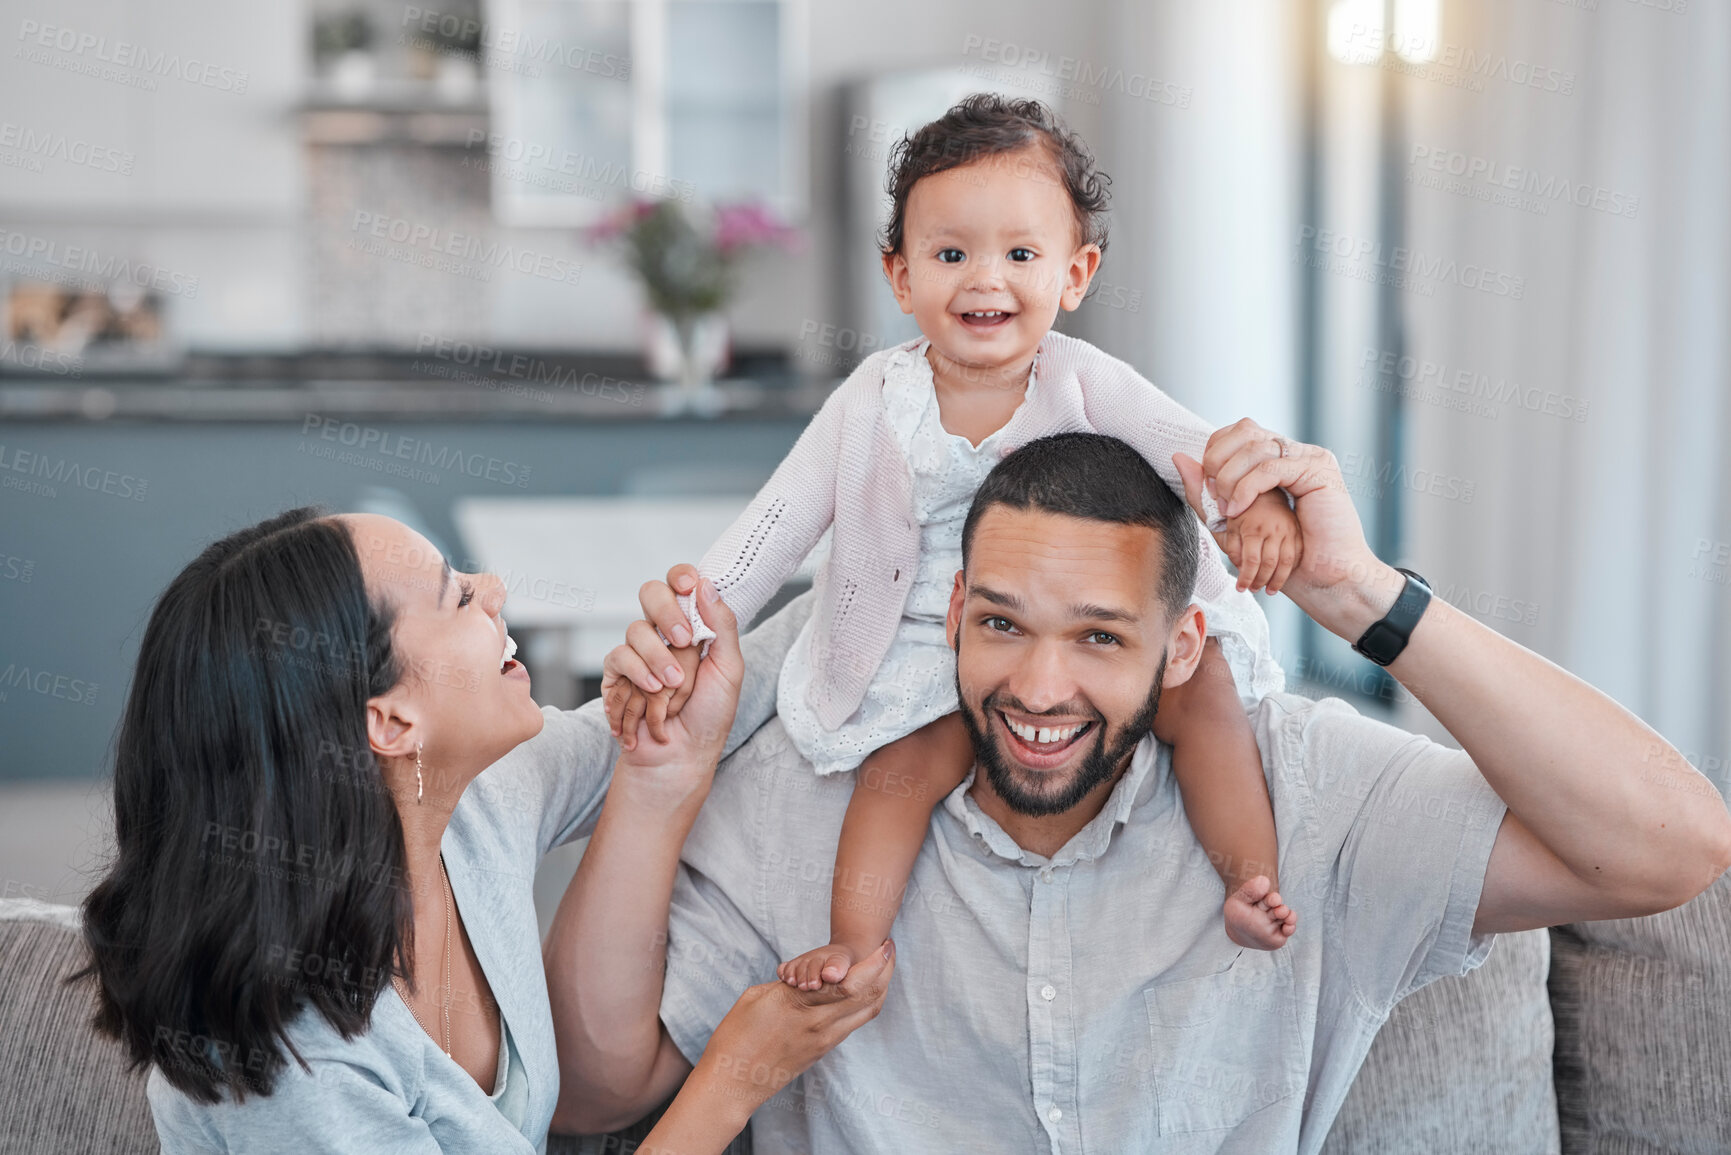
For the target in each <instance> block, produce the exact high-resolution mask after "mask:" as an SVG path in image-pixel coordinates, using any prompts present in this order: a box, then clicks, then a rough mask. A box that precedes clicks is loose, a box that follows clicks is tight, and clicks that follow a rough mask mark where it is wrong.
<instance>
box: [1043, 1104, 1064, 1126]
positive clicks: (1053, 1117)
mask: <svg viewBox="0 0 1731 1155" xmlns="http://www.w3.org/2000/svg"><path fill="white" fill-rule="evenodd" d="M1046 1118H1047V1119H1049V1120H1050V1121H1052V1122H1053V1123H1061V1122H1063V1121H1064V1112H1062V1111H1060V1110H1059V1109H1058V1108H1056V1107H1053V1108H1052V1109H1051V1110H1050V1111H1047V1112H1046Z"/></svg>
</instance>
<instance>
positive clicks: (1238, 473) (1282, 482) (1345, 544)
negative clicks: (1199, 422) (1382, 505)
mask: <svg viewBox="0 0 1731 1155" xmlns="http://www.w3.org/2000/svg"><path fill="white" fill-rule="evenodd" d="M1172 462H1173V464H1174V465H1176V466H1177V467H1178V474H1179V476H1180V477H1181V478H1183V481H1184V494H1185V497H1186V499H1187V500H1188V501H1189V503H1190V507H1191V508H1192V509H1195V510H1197V511H1198V513H1200V511H1201V499H1200V496H1199V495H1200V493H1201V492H1202V486H1203V485H1205V484H1206V485H1208V486H1209V487H1210V489H1211V490H1212V492H1213V493H1214V494H1215V496H1216V498H1217V499H1218V500H1219V502H1220V512H1221V513H1222V514H1223V515H1224V516H1225V517H1226V518H1227V519H1228V521H1229V522H1230V519H1232V518H1234V517H1236V516H1238V515H1240V514H1242V513H1244V512H1245V511H1246V510H1248V509H1249V508H1250V506H1251V504H1252V503H1253V502H1254V501H1255V500H1256V499H1257V498H1258V496H1259V495H1262V494H1266V493H1268V492H1269V491H1271V490H1273V489H1276V488H1281V489H1284V490H1286V492H1287V493H1289V494H1291V495H1292V499H1293V508H1292V513H1293V515H1294V516H1295V517H1296V518H1297V521H1298V527H1299V532H1300V533H1301V535H1302V537H1303V542H1304V548H1303V550H1302V551H1301V553H1300V555H1299V559H1298V563H1297V565H1296V567H1295V568H1294V569H1293V571H1292V573H1291V575H1290V576H1289V577H1288V578H1287V579H1286V581H1285V582H1283V583H1282V585H1281V587H1280V588H1282V589H1283V590H1284V591H1285V593H1286V595H1287V596H1288V597H1290V598H1291V599H1292V600H1293V601H1295V602H1297V603H1298V605H1299V608H1301V609H1302V610H1304V612H1305V613H1307V614H1309V615H1310V616H1311V617H1312V618H1314V619H1316V621H1317V622H1318V623H1320V624H1321V625H1322V626H1323V627H1325V628H1326V629H1328V630H1331V631H1332V632H1334V633H1336V634H1338V635H1340V636H1341V637H1343V638H1346V639H1347V640H1348V641H1355V640H1357V638H1358V637H1359V635H1360V634H1362V633H1363V632H1364V631H1365V630H1366V629H1367V628H1369V626H1370V624H1371V623H1372V622H1375V621H1376V620H1377V619H1378V618H1380V617H1382V615H1383V614H1385V613H1387V612H1388V608H1389V606H1391V605H1393V604H1394V599H1395V598H1396V597H1397V596H1398V595H1399V593H1400V589H1401V586H1402V584H1403V582H1404V580H1405V579H1403V578H1402V577H1401V575H1400V574H1399V573H1397V572H1396V571H1395V570H1394V569H1393V568H1392V567H1390V566H1388V565H1386V564H1385V563H1384V562H1382V561H1381V560H1380V559H1378V558H1377V556H1376V554H1374V553H1373V552H1371V549H1370V546H1369V544H1368V543H1366V541H1365V539H1364V526H1363V525H1362V524H1361V523H1360V521H1359V520H1358V510H1357V509H1355V508H1354V507H1353V504H1352V496H1351V495H1350V494H1349V493H1348V492H1347V489H1346V479H1345V478H1344V477H1342V476H1341V472H1340V463H1339V462H1337V461H1336V460H1335V458H1334V454H1332V453H1330V452H1329V451H1328V450H1326V449H1323V448H1322V447H1320V446H1316V445H1305V444H1303V443H1302V442H1296V441H1292V440H1289V439H1287V438H1284V437H1279V436H1277V435H1276V434H1274V433H1272V432H1270V431H1269V430H1267V429H1264V428H1263V427H1262V426H1260V425H1258V424H1257V423H1256V422H1254V421H1252V420H1250V419H1249V418H1248V417H1247V418H1244V419H1243V420H1241V421H1239V422H1237V423H1235V424H1232V425H1228V426H1226V427H1225V428H1224V429H1219V430H1216V431H1215V433H1214V435H1213V436H1212V437H1210V438H1209V439H1208V447H1207V449H1206V450H1205V451H1204V452H1203V454H1202V461H1201V462H1197V461H1196V460H1195V459H1193V458H1190V457H1187V456H1185V455H1184V454H1182V453H1180V454H1175V455H1174V456H1173V458H1172ZM1224 536H1225V535H1224V533H1217V534H1215V535H1214V539H1215V541H1217V542H1220V543H1221V547H1222V548H1225V542H1224V540H1223V538H1224Z"/></svg>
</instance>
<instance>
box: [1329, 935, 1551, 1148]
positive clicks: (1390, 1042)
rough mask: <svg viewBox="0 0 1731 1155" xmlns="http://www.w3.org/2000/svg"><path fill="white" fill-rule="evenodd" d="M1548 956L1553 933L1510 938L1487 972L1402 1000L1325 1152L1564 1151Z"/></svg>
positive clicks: (1494, 952) (1499, 945)
mask: <svg viewBox="0 0 1731 1155" xmlns="http://www.w3.org/2000/svg"><path fill="white" fill-rule="evenodd" d="M1549 961H1550V940H1549V939H1548V937H1547V936H1546V932H1544V931H1542V930H1529V931H1522V932H1521V933H1519V934H1505V935H1500V936H1498V938H1497V941H1496V945H1495V946H1493V947H1492V948H1491V953H1490V956H1489V957H1488V958H1486V959H1485V962H1484V964H1483V965H1482V966H1480V967H1479V968H1478V969H1477V970H1474V971H1471V972H1469V973H1468V974H1465V975H1460V976H1457V977H1453V978H1445V979H1438V980H1437V981H1436V982H1434V983H1431V984H1430V985H1428V986H1425V987H1421V988H1420V989H1419V990H1418V991H1416V992H1414V993H1413V994H1411V995H1409V996H1408V997H1406V998H1404V999H1402V1000H1401V1001H1400V1002H1399V1003H1397V1004H1395V1008H1394V1011H1393V1012H1392V1013H1391V1014H1390V1015H1389V1017H1388V1021H1387V1022H1386V1023H1384V1024H1383V1027H1382V1030H1381V1031H1379V1032H1378V1033H1377V1036H1376V1041H1375V1042H1374V1043H1373V1044H1371V1048H1370V1054H1369V1055H1367V1056H1366V1057H1365V1060H1364V1066H1363V1067H1361V1068H1360V1069H1359V1073H1358V1078H1357V1079H1356V1080H1355V1081H1354V1082H1353V1085H1352V1090H1351V1091H1349V1092H1348V1093H1347V1096H1346V1102H1345V1103H1344V1104H1342V1106H1341V1109H1340V1114H1339V1115H1338V1116H1336V1118H1335V1122H1334V1127H1333V1129H1332V1130H1330V1131H1329V1135H1328V1140H1327V1142H1326V1143H1324V1144H1323V1148H1322V1149H1323V1152H1324V1153H1325V1155H1360V1153H1364V1155H1372V1153H1374V1155H1400V1153H1402V1152H1412V1153H1414V1155H1418V1153H1421V1152H1422V1153H1423V1155H1453V1153H1455V1152H1459V1153H1460V1155H1469V1153H1470V1155H1481V1153H1482V1152H1486V1151H1497V1152H1509V1153H1520V1155H1528V1153H1530V1155H1550V1153H1553V1152H1555V1151H1557V1150H1558V1134H1557V1104H1556V1099H1555V1097H1554V1096H1553V1094H1552V1090H1551V1008H1550V1003H1549V1001H1548V1000H1547V998H1546V992H1545V973H1546V970H1547V967H1548V965H1549Z"/></svg>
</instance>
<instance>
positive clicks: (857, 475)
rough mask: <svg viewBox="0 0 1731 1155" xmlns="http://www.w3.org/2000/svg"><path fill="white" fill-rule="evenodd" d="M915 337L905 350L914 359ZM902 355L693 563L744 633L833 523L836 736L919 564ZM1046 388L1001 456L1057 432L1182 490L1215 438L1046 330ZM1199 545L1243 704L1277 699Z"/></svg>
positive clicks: (818, 645)
mask: <svg viewBox="0 0 1731 1155" xmlns="http://www.w3.org/2000/svg"><path fill="white" fill-rule="evenodd" d="M921 340H923V338H915V339H914V340H913V341H909V342H907V343H906V344H904V345H901V346H898V347H897V348H900V349H911V348H913V347H914V346H915V345H917V344H918V343H919V342H920V341H921ZM895 351H896V349H885V350H882V351H880V352H878V353H874V354H873V355H871V356H870V357H867V358H866V359H865V360H864V361H862V362H861V363H860V365H859V367H858V368H856V369H855V370H854V371H853V373H852V374H851V375H849V377H848V379H847V380H846V381H844V382H842V384H841V385H840V386H839V387H837V389H836V390H835V392H834V393H832V394H831V395H830V397H829V399H828V400H827V401H826V402H824V405H823V408H822V409H820V410H819V411H818V413H817V416H815V417H813V418H812V420H811V424H810V425H807V426H806V428H805V432H804V433H802V434H801V435H800V438H799V440H798V441H797V442H796V443H795V444H794V447H793V449H792V450H790V451H789V453H788V455H787V457H786V458H785V459H784V460H783V461H782V463H781V465H780V466H778V467H777V469H776V471H775V473H774V475H773V476H771V477H770V479H769V481H768V482H766V483H765V484H764V487H763V488H762V489H761V490H760V491H758V494H757V496H756V498H754V499H753V500H752V502H751V504H750V505H749V506H747V507H746V509H745V512H744V513H742V514H740V516H739V518H738V520H736V521H735V522H734V523H733V525H731V526H730V527H729V528H728V530H727V532H725V533H724V534H722V535H721V538H720V540H719V541H717V542H716V543H715V544H714V545H713V546H711V547H710V549H709V552H707V553H706V554H704V555H703V560H702V561H701V562H700V563H698V567H697V568H698V570H699V572H701V573H702V574H703V576H704V577H706V578H708V579H709V580H710V582H711V583H712V584H713V585H714V586H715V588H716V591H717V592H718V593H719V594H720V595H721V597H722V600H724V601H725V602H726V603H727V604H728V606H729V608H731V609H732V610H733V612H734V613H735V614H736V615H738V617H739V620H740V621H741V622H745V621H749V620H750V619H751V618H752V617H753V615H755V614H756V613H757V612H758V611H759V610H760V609H762V608H763V606H764V604H765V603H766V602H768V600H769V599H770V598H771V597H772V596H774V594H775V592H776V591H777V590H779V589H780V588H781V585H782V583H783V582H784V581H786V580H787V578H788V576H789V575H791V574H792V573H793V572H794V570H796V569H798V568H799V565H800V563H801V562H802V561H804V560H805V556H806V555H807V554H808V553H810V552H811V549H812V547H813V546H814V545H816V544H817V541H818V539H819V538H820V537H821V536H823V533H824V531H825V530H826V529H828V528H830V526H831V525H833V526H834V527H835V533H834V535H833V539H832V542H831V548H830V555H829V558H828V560H827V561H826V562H825V563H824V565H823V566H822V567H821V569H820V570H819V572H818V575H817V580H816V582H815V583H814V584H815V588H816V590H817V607H816V609H815V610H814V611H813V613H812V617H811V622H810V635H811V643H810V644H811V646H812V652H811V669H813V670H816V671H818V672H819V673H818V675H817V677H816V679H815V680H814V682H813V684H812V685H811V686H810V687H809V688H808V691H807V693H808V700H809V702H810V705H811V707H812V709H813V710H814V711H815V712H816V715H817V718H818V720H819V721H820V722H821V723H822V724H823V725H824V726H825V727H826V728H827V729H831V730H833V729H835V728H836V727H838V726H840V725H841V724H842V723H843V722H845V721H846V720H847V719H848V718H849V717H850V716H851V715H852V714H853V713H854V711H855V710H857V709H858V708H859V705H860V702H861V701H862V700H863V699H864V697H865V692H866V688H867V686H868V685H870V683H871V679H872V676H873V675H874V674H875V673H876V672H877V669H878V666H879V665H880V664H881V663H882V661H883V658H884V655H885V653H887V652H888V650H889V646H890V642H891V640H892V639H893V638H894V636H895V632H896V627H897V626H898V624H899V623H900V621H901V614H902V607H903V605H904V604H905V603H906V601H907V596H908V590H909V588H910V585H911V583H912V580H913V576H914V572H915V569H916V567H917V564H918V560H919V544H920V529H919V526H918V525H917V524H916V522H915V518H914V505H913V472H912V469H911V468H910V467H909V465H908V462H907V458H906V457H905V456H904V455H903V453H902V450H901V447H900V446H899V445H898V444H897V442H896V439H895V435H894V433H893V432H892V431H891V429H890V427H889V424H888V422H887V421H886V420H885V418H884V405H883V382H884V364H885V362H886V361H887V360H888V358H889V357H890V356H891V355H892V354H894V353H895ZM1036 365H1037V374H1038V376H1037V380H1038V387H1037V388H1035V389H1034V391H1033V395H1032V396H1031V397H1030V398H1029V399H1028V400H1027V401H1026V402H1025V403H1024V404H1023V405H1022V407H1021V408H1020V409H1019V410H1017V412H1016V415H1015V416H1014V417H1013V418H1012V419H1011V420H1010V422H1009V424H1008V425H1006V426H1005V427H1004V435H1003V437H1002V445H1003V448H1002V450H1001V452H1002V453H1004V454H1008V453H1009V452H1011V451H1012V450H1013V449H1016V448H1017V447H1019V446H1022V445H1025V444H1027V443H1028V442H1030V441H1035V440H1038V439H1039V438H1041V437H1047V436H1050V435H1052V434H1055V433H1069V432H1093V433H1102V434H1106V435H1109V436H1112V437H1117V438H1119V439H1121V440H1123V441H1125V442H1128V443H1129V444H1130V445H1131V446H1133V447H1134V448H1135V449H1136V450H1137V452H1139V453H1141V454H1142V456H1143V457H1145V458H1147V460H1148V462H1149V464H1150V465H1152V466H1153V467H1154V470H1155V472H1156V473H1158V474H1159V475H1160V477H1161V478H1162V479H1163V480H1164V481H1165V482H1166V484H1168V485H1170V486H1171V487H1172V488H1173V490H1174V491H1175V492H1177V493H1179V494H1180V495H1182V494H1183V492H1184V487H1183V483H1182V482H1181V481H1180V479H1179V477H1178V470H1177V468H1176V467H1175V466H1174V465H1173V464H1172V455H1173V454H1174V453H1180V452H1182V453H1187V454H1189V455H1190V456H1192V457H1194V458H1196V459H1197V460H1201V458H1202V450H1203V447H1204V445H1206V444H1207V441H1208V436H1209V434H1210V433H1211V432H1213V430H1212V429H1211V428H1210V427H1209V426H1208V425H1207V424H1206V423H1205V422H1204V421H1203V420H1202V419H1201V418H1199V417H1197V416H1196V415H1195V414H1194V413H1191V412H1190V411H1189V410H1187V409H1185V408H1184V407H1183V406H1182V405H1179V404H1178V403H1177V402H1176V401H1173V400H1172V399H1171V398H1170V397H1168V396H1167V395H1166V394H1164V393H1162V392H1161V391H1160V390H1159V389H1157V388H1155V386H1154V385H1153V384H1152V383H1150V382H1149V381H1147V380H1146V379H1145V378H1143V377H1142V376H1141V375H1140V374H1138V373H1137V372H1136V371H1135V370H1134V369H1132V368H1131V367H1130V366H1128V365H1126V364H1125V363H1124V362H1122V361H1119V360H1117V359H1116V358H1114V357H1110V356H1108V355H1107V354H1105V353H1103V352H1101V351H1100V350H1099V349H1096V348H1094V346H1092V345H1090V344H1088V343H1087V342H1086V341H1080V340H1077V339H1076V338H1074V337H1066V336H1064V335H1063V334H1061V333H1048V334H1047V335H1046V337H1045V339H1044V340H1042V341H1041V342H1040V348H1039V353H1038V355H1037V361H1036ZM1195 524H1196V532H1197V534H1198V536H1199V537H1200V538H1201V540H1202V547H1203V548H1202V564H1201V566H1200V568H1199V569H1198V571H1197V577H1196V592H1195V600H1196V601H1197V602H1198V603H1199V604H1201V605H1202V607H1203V613H1204V616H1205V617H1206V618H1207V620H1208V632H1209V633H1210V634H1211V635H1214V636H1216V637H1218V638H1219V639H1220V642H1221V648H1222V651H1223V653H1224V655H1225V656H1226V658H1227V660H1228V662H1229V664H1230V665H1231V667H1232V670H1233V674H1234V678H1235V680H1236V682H1237V686H1238V690H1239V694H1240V697H1241V698H1242V699H1243V700H1244V701H1245V702H1246V703H1249V702H1252V701H1254V700H1255V699H1257V698H1260V697H1262V696H1263V695H1265V694H1267V693H1269V692H1271V691H1273V690H1279V689H1281V688H1282V686H1283V683H1284V680H1285V679H1284V675H1283V674H1282V672H1281V670H1280V667H1279V666H1278V665H1277V664H1276V663H1275V661H1274V659H1273V657H1272V655H1271V654H1270V653H1269V647H1268V623H1267V620H1266V619H1265V618H1264V617H1263V615H1262V611H1261V609H1260V608H1259V607H1258V606H1257V605H1256V603H1255V601H1254V599H1252V598H1251V597H1250V595H1249V594H1244V593H1239V592H1238V590H1237V588H1236V582H1235V580H1234V579H1233V578H1232V577H1231V576H1230V575H1228V574H1227V572H1226V568H1225V566H1224V565H1223V563H1222V559H1221V555H1220V553H1219V551H1218V550H1217V549H1216V547H1215V545H1214V542H1213V540H1212V539H1211V538H1209V537H1208V535H1207V534H1206V532H1205V531H1204V529H1203V527H1202V524H1201V522H1199V521H1198V522H1196V523H1195ZM680 604H681V606H682V607H683V608H684V609H685V611H686V616H687V617H688V618H689V619H690V621H691V625H692V629H693V632H694V636H695V638H696V640H697V641H706V640H707V639H710V638H713V637H714V636H715V632H714V631H713V630H711V629H710V628H709V627H708V626H706V625H704V624H703V621H702V619H701V618H699V617H698V615H697V608H696V605H695V604H694V602H693V601H692V599H691V598H690V597H682V598H681V599H680Z"/></svg>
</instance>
